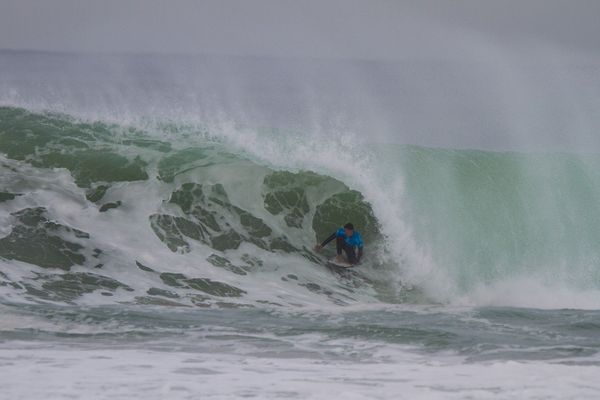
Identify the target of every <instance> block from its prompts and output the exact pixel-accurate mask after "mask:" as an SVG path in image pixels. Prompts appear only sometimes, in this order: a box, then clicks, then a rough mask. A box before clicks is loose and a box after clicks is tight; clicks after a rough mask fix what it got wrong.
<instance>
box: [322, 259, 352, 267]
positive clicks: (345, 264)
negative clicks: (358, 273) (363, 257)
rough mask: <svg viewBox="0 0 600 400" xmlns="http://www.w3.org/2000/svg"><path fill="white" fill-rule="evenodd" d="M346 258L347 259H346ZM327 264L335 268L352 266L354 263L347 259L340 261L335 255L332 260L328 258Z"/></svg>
mask: <svg viewBox="0 0 600 400" xmlns="http://www.w3.org/2000/svg"><path fill="white" fill-rule="evenodd" d="M344 260H345V259H344ZM327 265H328V266H330V267H335V268H352V267H354V265H352V264H350V263H349V262H346V261H338V260H336V258H335V257H333V258H332V259H330V260H327Z"/></svg>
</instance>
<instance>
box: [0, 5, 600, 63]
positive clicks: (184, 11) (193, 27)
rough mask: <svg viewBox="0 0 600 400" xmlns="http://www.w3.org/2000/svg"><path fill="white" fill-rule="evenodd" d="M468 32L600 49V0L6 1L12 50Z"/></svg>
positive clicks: (303, 49) (440, 39)
mask: <svg viewBox="0 0 600 400" xmlns="http://www.w3.org/2000/svg"><path fill="white" fill-rule="evenodd" d="M465 38H469V40H476V41H482V42H485V43H493V44H495V45H497V46H500V47H503V48H507V49H511V48H513V49H515V50H518V49H519V48H520V46H521V45H522V44H523V43H531V42H535V43H539V44H540V45H542V46H548V47H550V48H554V47H558V48H563V49H567V50H568V51H572V52H577V53H584V54H585V53H593V54H597V53H599V52H600V50H599V47H600V45H599V43H600V41H599V38H600V1H598V0H563V1H557V0H497V1H484V0H452V1H449V0H436V1H432V0H415V1H375V0H362V1H360V0H358V1H357V0H314V1H313V0H309V1H297V0H242V1H229V0H217V1H212V0H209V1H193V0H102V1H87V0H84V1H82V0H0V48H4V49H6V48H8V49H36V50H58V51H87V52H159V53H192V54H202V53H211V54H215V53H216V54H245V55H269V56H292V57H318V58H374V59H380V58H404V57H411V56H426V57H430V56H438V55H448V54H450V55H454V56H456V55H458V56H460V53H461V49H465V48H467V49H471V48H473V43H468V44H465V43H464V41H465V40H466V39H465Z"/></svg>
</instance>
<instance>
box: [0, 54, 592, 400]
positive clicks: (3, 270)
mask: <svg viewBox="0 0 600 400" xmlns="http://www.w3.org/2000/svg"><path fill="white" fill-rule="evenodd" d="M163 63H164V60H162V61H161V60H160V59H159V60H157V59H156V58H152V56H144V57H141V58H139V57H138V58H136V57H133V58H131V57H124V56H121V57H114V56H96V57H95V58H94V57H91V56H76V55H69V54H44V53H27V52H24V53H21V52H1V53H0V70H1V71H2V73H3V74H2V76H0V171H1V174H0V222H1V223H0V309H1V311H2V319H1V323H0V384H1V387H2V391H1V395H0V397H5V398H11V399H19V398H41V397H44V398H52V399H54V398H56V399H62V398H111V399H118V398H127V399H130V398H138V397H139V398H141V397H143V398H149V399H153V398H156V399H161V398H172V399H179V398H182V399H184V398H198V397H200V398H208V399H212V398H214V399H228V398H239V397H255V398H313V399H330V398H332V397H333V398H344V399H371V398H374V399H386V398H392V397H394V398H427V399H436V398H440V399H454V398H456V399H463V398H477V399H487V398H489V399H508V398H545V399H552V398H556V399H565V398H577V399H582V398H590V399H591V398H597V397H598V393H600V383H598V380H597V379H596V378H597V375H598V372H599V366H600V357H599V354H600V342H599V341H598V332H599V329H600V312H599V311H598V309H599V304H600V267H599V265H598V262H599V260H600V247H599V246H598V245H599V243H600V208H599V207H598V201H599V200H600V168H599V167H600V155H598V154H594V153H591V152H577V151H569V152H558V151H519V150H518V149H513V150H506V151H498V150H465V149H452V148H433V147H429V146H424V145H408V144H401V143H387V142H385V140H381V138H380V137H379V138H376V137H375V135H368V134H364V133H362V134H356V131H362V129H364V127H362V128H360V129H358V128H357V125H352V124H349V125H351V126H350V127H349V126H347V125H346V123H340V119H344V118H343V116H342V115H340V114H339V113H338V112H337V111H336V110H335V107H334V103H335V102H334V100H333V98H330V97H327V96H325V98H319V99H315V98H314V97H313V94H311V93H308V92H310V91H309V90H305V91H304V95H306V96H307V97H306V98H303V99H302V101H301V100H298V99H288V102H287V103H286V102H283V103H285V104H278V101H277V99H279V98H280V97H279V96H278V95H277V96H276V95H275V94H274V93H273V92H276V88H272V87H268V85H266V84H265V83H264V82H262V86H261V81H260V79H259V78H260V77H261V76H262V75H261V73H259V72H248V71H249V70H250V71H252V70H253V69H254V70H256V71H259V70H262V67H264V66H265V65H264V64H261V62H259V61H257V60H250V61H248V60H245V61H244V60H240V59H233V60H230V59H219V60H218V61H214V60H203V61H201V62H198V61H193V62H192V61H190V60H183V61H182V60H178V64H177V63H176V65H177V68H175V70H173V67H172V66H171V67H170V68H169V70H168V73H167V72H165V70H164V69H163V67H164V64H163ZM230 63H232V64H236V65H237V64H240V63H242V64H243V66H244V67H243V68H242V67H240V66H236V67H235V68H234V72H232V71H231V70H230V71H228V72H227V73H225V77H224V78H223V82H213V81H212V80H209V79H208V78H207V79H206V80H204V79H202V76H203V75H202V74H203V73H204V74H206V76H207V77H208V76H211V77H212V76H218V74H215V70H219V69H221V67H222V65H229V64H230ZM272 63H273V60H268V62H267V64H272ZM168 64H171V63H168ZM213 64H214V65H213ZM148 65H150V66H152V67H148ZM40 66H44V68H42V67H40ZM107 66H109V67H107ZM259 67H260V68H259ZM337 67H338V66H337V65H336V66H335V68H337ZM236 68H239V69H240V70H243V71H244V74H248V76H245V75H244V74H242V73H239V70H238V69H236ZM274 68H275V70H277V67H274ZM281 68H282V69H287V67H286V65H284V66H283V67H281ZM364 68H365V67H364V66H361V68H359V69H360V70H361V71H363V70H364ZM317 70H318V71H321V72H322V71H323V70H327V68H326V67H323V66H319V67H318V68H317ZM236 71H237V72H236ZM311 71H312V72H314V71H313V70H310V71H309V72H311ZM354 72H356V71H354ZM354 72H353V73H354ZM363 72H364V71H363ZM303 73H304V74H306V75H310V74H309V73H307V72H306V71H304V72H303ZM228 74H229V75H228ZM300 75H301V76H302V79H305V78H306V77H305V76H304V75H303V74H301V73H298V74H297V75H294V77H295V78H296V79H299V80H301V79H300V78H298V76H300ZM131 76H135V79H132V78H131ZM190 76H196V78H195V79H196V80H193V81H188V78H189V77H190ZM198 76H200V78H198ZM231 76H234V77H236V79H238V80H239V81H237V82H234V83H231V81H230V78H231ZM90 77H92V78H90ZM225 78H227V79H225ZM345 78H346V77H344V78H343V79H342V78H340V79H341V81H340V82H338V83H339V84H340V85H342V84H343V83H344V82H345V80H344V79H345ZM282 80H285V81H286V82H288V79H287V78H285V79H283V78H282ZM250 81H251V82H252V84H256V85H258V86H259V87H260V89H259V90H257V89H256V88H255V87H252V85H251V84H250V83H249V82H250ZM257 81H258V82H259V83H256V82H257ZM288 83H289V85H291V87H292V89H293V90H291V91H290V88H289V86H285V87H284V89H282V90H284V92H285V93H289V92H288V91H290V92H292V93H297V92H302V90H301V89H300V88H303V87H304V86H303V85H304V83H305V82H304V81H302V82H294V81H293V80H291V81H289V82H288ZM338 83H335V82H332V83H331V82H330V83H329V84H330V87H329V88H327V87H326V88H323V90H324V91H327V90H331V92H336V90H337V87H336V85H337V84H338ZM230 85H231V86H230ZM294 85H298V88H296V89H297V90H296V89H294ZM232 87H235V88H236V89H235V90H234V89H232ZM239 87H245V88H248V87H250V89H247V90H249V91H250V92H251V94H249V92H242V91H238V90H237V88H239ZM255 91H256V92H255ZM224 92H225V93H227V94H228V95H227V96H224V97H223V93H224ZM259 92H260V93H259ZM279 95H281V93H279ZM229 96H231V97H229ZM290 96H292V95H290ZM292 97H293V96H292ZM232 98H234V99H235V100H232ZM254 98H256V102H257V104H258V105H256V109H252V107H248V106H247V102H250V101H251V99H254ZM273 99H275V100H273ZM307 99H308V100H307ZM304 101H306V102H304ZM306 104H310V106H306ZM315 104H318V105H319V106H318V107H316V109H317V111H315ZM300 105H304V107H305V108H302V107H299V106H300ZM345 106H346V107H347V108H348V109H349V110H353V109H354V108H360V107H362V106H364V104H360V103H359V104H355V103H352V104H345ZM298 110H300V111H298ZM315 113H317V114H318V115H315ZM323 114H327V115H328V117H327V118H325V119H326V120H327V121H329V122H327V123H324V122H323V120H322V118H324V117H323ZM348 114H349V115H350V116H349V117H348V118H349V120H351V119H352V117H351V114H353V113H352V112H351V111H349V112H348ZM376 117H377V116H376ZM299 120H302V121H304V122H303V123H300V122H298V121H299ZM307 121H310V123H307ZM372 129H376V128H374V127H373V128H372ZM362 132H364V131H362ZM348 221H352V222H353V223H354V224H355V225H356V226H357V227H358V229H359V230H360V231H361V233H362V235H363V237H364V239H365V242H366V243H367V246H366V250H365V252H366V261H365V262H364V263H363V264H362V265H361V266H360V267H359V268H355V269H353V270H349V271H336V270H331V269H329V268H327V267H326V266H325V260H326V259H327V258H328V257H331V256H332V255H333V249H331V248H330V249H327V250H326V252H325V254H318V253H315V252H314V251H313V246H314V245H315V243H317V242H318V241H320V240H322V239H323V238H324V237H326V236H328V235H329V234H330V233H331V232H332V231H334V230H335V229H337V228H338V227H339V226H340V225H341V224H343V223H345V222H348Z"/></svg>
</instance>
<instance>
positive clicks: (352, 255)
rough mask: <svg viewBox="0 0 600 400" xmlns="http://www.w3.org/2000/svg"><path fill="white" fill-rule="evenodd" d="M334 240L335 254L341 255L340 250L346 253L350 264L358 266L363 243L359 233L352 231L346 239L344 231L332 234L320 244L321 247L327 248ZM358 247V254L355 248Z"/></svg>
mask: <svg viewBox="0 0 600 400" xmlns="http://www.w3.org/2000/svg"><path fill="white" fill-rule="evenodd" d="M334 239H336V248H337V254H338V256H339V255H342V250H343V251H344V252H345V253H346V257H347V258H348V262H349V263H350V264H358V263H359V262H360V259H361V258H362V256H363V242H362V238H361V236H360V233H358V232H357V231H354V233H353V234H352V236H351V237H347V236H346V233H345V232H344V229H340V230H339V231H336V232H334V233H332V234H331V235H330V236H329V237H328V238H327V239H325V240H324V241H323V243H321V247H325V246H327V244H329V242H331V241H332V240H334ZM357 247H358V254H356V248H357Z"/></svg>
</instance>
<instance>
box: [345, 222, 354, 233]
mask: <svg viewBox="0 0 600 400" xmlns="http://www.w3.org/2000/svg"><path fill="white" fill-rule="evenodd" d="M344 229H350V230H351V231H353V230H354V225H352V222H348V223H347V224H346V225H344Z"/></svg>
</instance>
